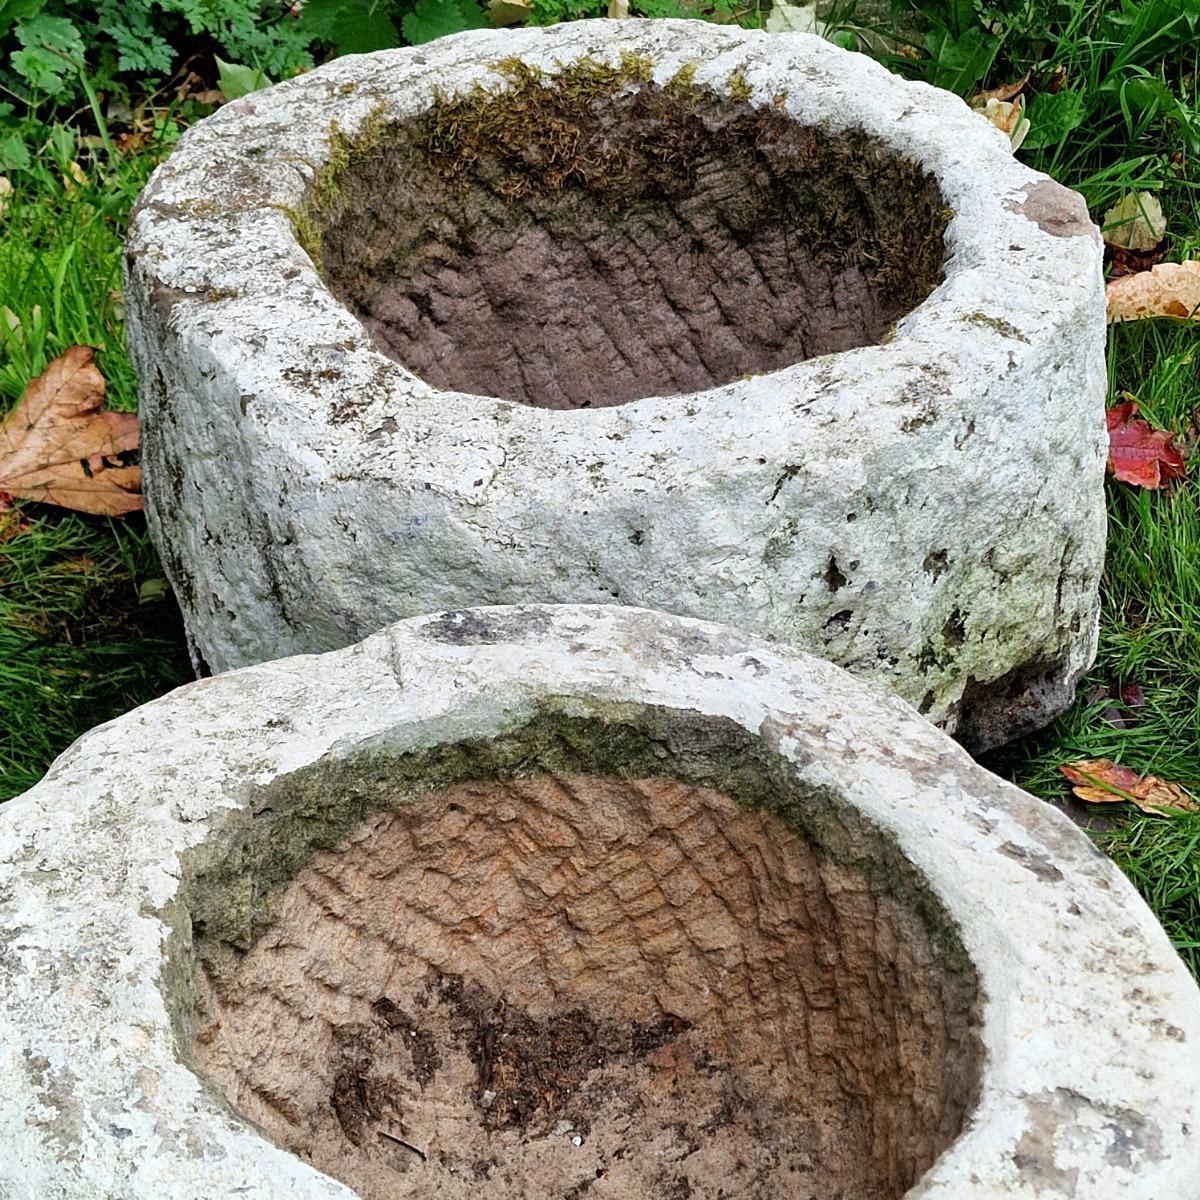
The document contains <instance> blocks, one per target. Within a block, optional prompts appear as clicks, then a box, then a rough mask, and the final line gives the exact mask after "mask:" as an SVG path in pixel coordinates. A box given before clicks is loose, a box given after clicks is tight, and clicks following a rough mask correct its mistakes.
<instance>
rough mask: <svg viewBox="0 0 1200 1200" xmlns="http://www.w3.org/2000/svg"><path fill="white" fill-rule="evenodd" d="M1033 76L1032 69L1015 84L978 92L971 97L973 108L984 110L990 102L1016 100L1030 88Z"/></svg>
mask: <svg viewBox="0 0 1200 1200" xmlns="http://www.w3.org/2000/svg"><path fill="white" fill-rule="evenodd" d="M1032 74H1033V70H1032V68H1030V70H1028V71H1026V72H1025V74H1024V75H1022V76H1021V78H1020V79H1018V80H1017V81H1016V82H1015V83H1006V84H1003V85H1002V86H1000V87H994V88H988V90H987V91H979V92H976V93H975V95H973V96H972V97H971V107H972V108H975V109H980V108H983V107H984V106H985V105H986V104H987V102H988V101H989V100H1004V101H1009V100H1015V99H1016V98H1017V97H1018V96H1020V95H1021V94H1022V93H1023V92H1024V91H1025V89H1026V88H1027V87H1028V86H1029V79H1030V76H1031V75H1032Z"/></svg>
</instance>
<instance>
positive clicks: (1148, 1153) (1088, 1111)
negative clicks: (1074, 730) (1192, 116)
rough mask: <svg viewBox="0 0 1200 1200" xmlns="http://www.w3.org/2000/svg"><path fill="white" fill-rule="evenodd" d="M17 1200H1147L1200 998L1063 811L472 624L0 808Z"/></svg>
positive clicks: (620, 614) (739, 681) (689, 682)
mask: <svg viewBox="0 0 1200 1200" xmlns="http://www.w3.org/2000/svg"><path fill="white" fill-rule="evenodd" d="M0 972H2V975H0V980H2V986H0V1062H2V1063H3V1069H4V1074H5V1087H4V1088H3V1089H0V1144H3V1146H4V1147H5V1153H4V1154H3V1155H0V1195H3V1196H5V1197H6V1200H34V1198H35V1197H36V1198H37V1200H44V1198H46V1197H55V1198H57V1200H83V1198H85V1197H86V1198H88V1200H93V1198H95V1200H100V1198H102V1197H103V1198H105V1200H107V1198H109V1197H113V1196H121V1197H124V1198H125V1200H174V1198H176V1197H178V1198H179V1200H184V1198H185V1197H186V1198H187V1200H194V1198H195V1197H200V1196H203V1197H209V1196H226V1195H237V1196H241V1197H246V1198H247V1200H268V1198H270V1200H275V1198H277V1197H280V1196H283V1195H287V1196H290V1197H297V1198H301V1197H303V1198H305V1200H317V1198H321V1200H334V1198H335V1197H336V1198H341V1200H351V1198H352V1197H353V1196H354V1195H357V1196H359V1197H361V1198H362V1200H376V1198H377V1197H385V1196H386V1197H388V1198H389V1200H406V1198H425V1197H429V1198H433V1197H437V1198H438V1200H453V1198H455V1197H460V1196H462V1197H465V1196H468V1195H475V1194H477V1193H478V1192H479V1191H480V1190H486V1191H487V1192H488V1193H489V1194H492V1195H495V1196H498V1197H503V1198H505V1200H550V1198H551V1197H554V1198H560V1197H563V1196H571V1195H585V1194H595V1195H597V1196H610V1197H622V1198H623V1197H634V1196H637V1197H647V1196H650V1197H673V1196H682V1195H689V1196H693V1197H697V1198H699V1200H715V1198H716V1197H718V1196H729V1195H737V1196H739V1197H745V1198H746V1200H766V1198H768V1197H769V1198H771V1200H777V1198H781V1197H787V1198H788V1200H817V1198H818V1197H819V1198H821V1200H825V1198H827V1197H829V1196H831V1195H837V1196H839V1197H842V1200H899V1198H900V1197H901V1196H904V1197H906V1198H907V1200H918V1198H920V1200H998V1198H1000V1197H1013V1198H1018V1197H1019V1198H1021V1200H1029V1198H1032V1197H1037V1200H1112V1197H1114V1196H1117V1195H1120V1196H1122V1197H1129V1198H1130V1200H1162V1198H1163V1197H1179V1198H1181V1200H1182V1198H1183V1197H1187V1196H1190V1195H1192V1189H1193V1188H1194V1184H1195V1180H1196V1179H1197V1178H1200V1132H1198V1131H1200V1096H1198V1094H1197V1092H1196V1089H1195V1088H1194V1086H1193V1084H1194V1081H1195V1079H1196V1077H1197V1070H1198V1068H1200V994H1198V992H1197V989H1196V987H1195V984H1194V983H1193V982H1192V980H1191V979H1190V977H1189V976H1188V975H1187V973H1186V971H1185V969H1184V967H1183V965H1182V963H1181V962H1180V960H1179V958H1178V957H1177V956H1176V955H1175V953H1174V952H1173V951H1172V949H1171V947H1170V946H1169V944H1168V942H1167V939H1166V937H1165V935H1164V933H1163V932H1162V930H1161V928H1160V927H1159V926H1158V925H1157V923H1156V922H1155V921H1154V919H1153V917H1152V915H1151V914H1150V912H1149V911H1148V910H1147V909H1146V907H1145V905H1144V904H1143V903H1142V902H1141V900H1140V899H1139V898H1138V897H1137V896H1136V894H1135V893H1134V891H1133V889H1132V888H1131V887H1130V885H1129V884H1128V883H1127V882H1126V881H1125V879H1124V878H1123V877H1122V876H1121V874H1120V873H1119V872H1118V871H1117V869H1116V868H1115V867H1114V866H1112V864H1111V863H1109V862H1108V861H1107V860H1106V859H1105V858H1104V857H1103V856H1102V855H1099V854H1098V853H1096V852H1095V851H1094V850H1093V848H1092V847H1091V845H1090V843H1089V842H1088V841H1087V839H1086V838H1085V837H1084V835H1083V834H1081V833H1080V832H1079V831H1078V830H1076V829H1075V828H1074V827H1073V826H1072V825H1071V824H1070V823H1069V822H1068V821H1067V820H1066V819H1065V818H1064V817H1062V816H1061V815H1060V814H1058V813H1056V812H1054V811H1053V810H1051V809H1050V808H1049V807H1047V806H1045V805H1043V804H1041V803H1040V802H1038V801H1036V800H1034V799H1033V798H1032V797H1030V796H1028V795H1027V794H1025V793H1023V792H1021V791H1019V790H1017V789H1016V788H1014V787H1012V786H1010V785H1007V784H1005V783H1003V782H1001V781H999V780H998V779H996V778H995V777H994V776H992V775H990V774H988V773H987V772H986V771H984V770H982V769H981V768H979V767H978V766H976V765H975V764H974V763H973V762H972V761H971V760H970V759H969V758H968V756H967V755H966V753H965V752H964V751H963V750H961V749H960V748H958V747H957V746H956V745H955V744H954V743H953V742H951V741H950V740H949V739H948V738H947V737H946V736H945V735H944V734H942V733H940V732H939V731H937V730H936V729H934V728H933V727H932V726H930V725H929V724H928V723H927V722H925V721H923V720H922V719H920V718H919V717H918V716H917V715H916V714H915V713H913V711H912V710H911V709H910V708H909V707H908V706H906V705H904V704H902V703H901V702H900V701H898V700H897V699H895V698H894V697H889V696H887V695H886V694H885V693H882V692H880V691H878V690H876V689H872V688H868V687H867V686H866V685H864V684H862V683H860V682H856V681H854V680H853V679H852V678H851V677H850V676H848V675H847V674H845V673H844V672H842V671H840V670H839V669H837V668H835V667H833V666H831V665H830V664H828V663H825V662H822V661H820V660H817V659H813V658H809V657H808V656H805V655H803V654H800V653H799V652H796V651H793V650H788V649H785V648H781V647H778V646H773V645H771V644H769V643H766V642H764V641H762V640H760V639H757V638H754V637H751V636H749V635H745V634H742V633H740V632H737V631H735V630H732V629H729V628H726V627H721V626H715V625H710V624H706V623H703V622H697V621H691V620H686V619H681V618H675V617H667V616H663V615H660V614H653V613H648V612H645V611H639V610H630V609H618V608H602V607H591V606H564V607H559V608H555V607H532V606H531V607H516V608H496V609H477V610H469V611H463V612H451V613H445V614H441V615H438V616H433V617H426V618H419V619H415V620H411V621H407V622H403V623H401V624H398V625H396V626H393V627H392V628H390V629H389V630H386V631H384V632H383V633H380V634H378V635H376V636H374V637H372V638H370V639H368V640H367V641H366V642H364V643H362V644H361V645H358V646H355V647H353V648H350V649H346V650H343V651H339V652H335V653H331V654H328V655H325V656H323V657H319V658H313V657H298V658H295V659H291V660H286V661H283V662H275V663H269V664H265V665H262V666H258V667H253V668H248V669H246V670H243V671H239V672H235V673H230V674H226V675H223V676H220V677H217V678H215V679H211V680H204V681H201V682H198V683H195V684H193V685H191V686H189V687H187V688H183V689H181V690H179V691H178V692H175V693H174V694H172V695H170V696H167V697H165V698H163V699H161V700H158V701H155V702H154V703H152V704H149V705H146V706H145V707H143V708H141V709H138V710H136V711H135V712H133V713H130V714H128V715H127V716H125V717H122V718H120V719H119V720H117V721H114V722H112V723H110V724H109V725H106V726H103V727H101V728H100V729H97V730H95V731H93V732H92V733H90V734H88V735H87V736H86V737H84V738H83V739H81V741H80V742H78V743H77V744H76V745H75V746H74V747H73V748H72V749H71V750H69V751H68V752H67V753H66V754H65V755H63V756H62V757H61V758H60V759H59V760H58V762H57V763H56V764H55V765H54V767H53V768H52V769H51V771H50V773H49V775H48V776H47V777H46V779H45V780H44V781H43V782H42V783H41V784H40V785H39V786H38V787H36V788H34V789H33V790H32V791H30V792H28V793H26V795H25V796H23V797H20V798H18V799H16V800H13V801H11V802H10V803H9V804H7V805H5V806H4V808H3V809H2V810H0Z"/></svg>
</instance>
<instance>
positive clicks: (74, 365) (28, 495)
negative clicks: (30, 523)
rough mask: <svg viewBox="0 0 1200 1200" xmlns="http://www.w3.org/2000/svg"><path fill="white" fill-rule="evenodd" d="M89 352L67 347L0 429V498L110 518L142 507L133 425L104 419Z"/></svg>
mask: <svg viewBox="0 0 1200 1200" xmlns="http://www.w3.org/2000/svg"><path fill="white" fill-rule="evenodd" d="M92 355H93V351H92V349H91V348H90V347H89V346H71V347H70V348H69V349H68V350H67V351H66V353H65V354H62V355H60V356H59V357H58V358H56V359H55V360H54V361H53V362H52V363H51V364H50V365H49V366H48V367H47V368H46V369H45V371H43V372H42V373H41V374H40V375H39V376H38V377H37V378H36V379H34V380H33V381H32V382H31V383H30V384H29V386H28V387H27V388H26V389H25V394H24V396H22V397H21V400H20V402H19V403H18V404H17V406H16V408H14V409H13V410H12V412H11V413H9V414H8V416H7V417H6V418H5V420H4V422H3V424H0V490H2V491H5V492H8V493H9V494H10V495H12V496H17V497H20V498H21V499H23V500H37V501H40V502H41V503H43V504H57V505H58V506H59V507H60V508H71V509H74V510H75V511H76V512H86V513H96V514H98V515H100V516H109V517H117V516H123V515H124V514H125V513H130V512H135V511H137V510H138V509H140V508H141V507H142V493H141V473H140V471H139V469H138V468H137V467H135V466H129V465H128V464H126V463H125V462H124V461H122V456H123V455H125V454H128V453H129V452H130V451H133V450H136V449H137V447H138V424H137V417H136V416H135V415H134V414H133V413H117V412H106V411H102V410H101V408H100V405H101V403H102V402H103V400H104V376H103V375H101V374H100V370H99V368H98V367H97V366H96V364H95V363H94V362H93V361H92Z"/></svg>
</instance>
